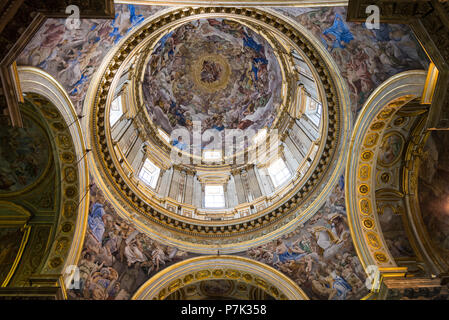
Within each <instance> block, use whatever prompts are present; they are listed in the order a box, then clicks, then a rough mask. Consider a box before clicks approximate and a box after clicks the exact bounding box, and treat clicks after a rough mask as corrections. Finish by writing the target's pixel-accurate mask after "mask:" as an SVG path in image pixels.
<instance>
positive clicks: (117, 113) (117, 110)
mask: <svg viewBox="0 0 449 320" xmlns="http://www.w3.org/2000/svg"><path fill="white" fill-rule="evenodd" d="M122 114H123V107H122V98H121V97H120V96H119V97H117V98H115V99H114V101H112V103H111V113H110V117H109V123H110V125H111V127H112V126H113V125H114V124H116V123H117V121H119V120H120V118H121V117H122Z"/></svg>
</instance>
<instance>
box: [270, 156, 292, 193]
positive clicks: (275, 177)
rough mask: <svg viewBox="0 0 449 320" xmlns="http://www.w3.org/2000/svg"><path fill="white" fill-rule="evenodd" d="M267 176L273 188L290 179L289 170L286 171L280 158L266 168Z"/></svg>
mask: <svg viewBox="0 0 449 320" xmlns="http://www.w3.org/2000/svg"><path fill="white" fill-rule="evenodd" d="M268 174H269V175H270V177H271V180H272V181H273V185H274V187H275V188H277V187H279V186H280V185H282V184H283V183H285V182H286V181H287V180H288V179H289V178H290V177H291V173H290V170H288V168H287V166H286V165H285V162H284V160H282V159H281V158H279V159H277V160H276V161H275V162H273V163H272V164H271V165H270V166H269V167H268Z"/></svg>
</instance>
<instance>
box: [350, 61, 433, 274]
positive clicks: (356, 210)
mask: <svg viewBox="0 0 449 320" xmlns="http://www.w3.org/2000/svg"><path fill="white" fill-rule="evenodd" d="M424 80H425V72H424V71H418V70H412V71H407V72H402V73H400V74H398V75H395V76H393V77H391V78H390V79H388V80H387V81H385V82H384V83H383V84H382V85H380V86H379V87H378V88H377V89H376V90H375V91H374V92H373V93H372V94H371V96H370V97H369V98H368V100H367V101H366V102H365V104H364V106H363V108H362V111H361V113H360V114H359V117H358V119H357V122H356V125H355V127H354V131H353V134H352V138H351V146H350V150H351V152H350V155H349V158H348V162H347V171H346V178H345V180H346V186H345V194H346V207H347V212H348V222H349V227H350V231H351V235H352V239H353V242H354V246H355V248H356V252H357V255H358V256H359V259H360V262H361V263H362V266H363V267H364V268H365V270H367V268H368V267H369V266H377V267H379V270H380V273H381V275H382V274H385V275H388V274H393V275H395V276H396V275H400V274H403V273H404V272H405V270H406V268H399V267H398V266H397V265H396V263H395V261H394V259H393V258H392V256H391V254H390V252H389V249H388V247H387V245H386V242H385V239H384V238H383V234H382V230H381V226H380V222H379V219H378V213H377V208H376V201H375V199H376V198H375V188H376V184H375V178H376V177H375V174H373V173H371V174H370V177H371V178H370V179H369V185H370V186H371V187H369V186H368V189H370V190H371V191H368V192H366V194H361V193H360V191H359V189H360V186H363V185H365V186H367V185H366V181H363V179H361V177H360V167H361V166H369V168H370V170H371V171H374V170H375V169H376V165H377V156H378V154H379V149H380V148H379V145H378V144H373V145H371V144H365V145H363V144H362V141H366V137H368V136H369V135H372V134H373V132H376V135H378V136H379V137H380V138H381V139H382V138H383V135H384V132H385V130H386V129H385V128H386V127H387V125H386V126H383V129H380V130H379V128H378V126H373V124H374V123H378V122H380V121H384V122H386V123H389V122H391V121H392V119H393V116H394V115H395V114H396V112H397V111H398V110H399V109H400V108H401V107H402V106H403V105H404V104H406V103H407V102H408V101H411V100H413V99H414V98H416V97H417V96H420V95H421V93H422V89H423V87H424ZM368 152H369V154H370V156H364V155H366V154H368ZM362 203H363V205H362ZM359 206H360V207H359ZM367 218H370V222H369V223H368V224H366V219H367ZM363 222H365V224H364V223H363Z"/></svg>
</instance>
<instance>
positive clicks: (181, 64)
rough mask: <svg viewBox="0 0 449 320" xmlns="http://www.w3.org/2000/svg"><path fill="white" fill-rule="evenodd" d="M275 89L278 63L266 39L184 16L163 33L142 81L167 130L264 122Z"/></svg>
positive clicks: (152, 112)
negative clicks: (172, 27) (178, 24)
mask: <svg viewBox="0 0 449 320" xmlns="http://www.w3.org/2000/svg"><path fill="white" fill-rule="evenodd" d="M150 88H151V90H150ZM281 89H282V74H281V69H280V66H279V62H278V60H277V57H276V55H275V53H274V50H273V48H272V47H271V45H270V44H269V43H268V41H267V40H266V39H265V38H263V37H262V36H260V35H259V34H257V33H256V32H255V31H253V30H252V29H250V28H249V27H246V26H245V25H243V24H240V23H239V22H236V21H233V20H228V19H220V18H216V19H199V20H195V21H192V22H188V23H186V24H183V25H181V26H180V27H178V28H177V29H175V30H173V31H171V32H169V33H167V34H166V35H165V36H163V37H162V39H160V41H159V42H158V43H157V45H156V46H155V49H154V51H153V53H152V54H151V56H150V58H149V62H148V65H147V68H146V71H145V77H144V81H143V96H144V102H145V105H146V109H147V111H148V114H149V116H150V118H151V120H152V121H153V123H154V124H155V125H157V126H158V127H160V128H162V129H163V130H164V131H165V132H166V133H167V134H169V135H171V134H172V132H173V130H176V129H184V128H186V129H187V130H189V132H192V131H193V126H194V125H199V124H201V131H202V132H204V131H206V130H211V129H212V130H218V131H219V132H221V131H224V130H226V129H240V130H254V131H257V130H260V129H262V128H264V127H269V126H270V125H271V124H272V123H273V121H274V119H275V117H276V114H277V109H278V107H279V105H280V104H281V102H282V101H281Z"/></svg>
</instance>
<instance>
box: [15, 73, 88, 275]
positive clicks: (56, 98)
mask: <svg viewBox="0 0 449 320" xmlns="http://www.w3.org/2000/svg"><path fill="white" fill-rule="evenodd" d="M18 74H19V79H20V85H21V87H22V91H23V92H25V93H35V94H39V95H40V96H42V97H44V98H46V99H48V101H49V102H51V103H52V104H53V106H54V107H55V108H56V109H57V110H58V111H59V113H60V115H61V117H62V118H63V121H64V122H65V126H66V127H65V129H64V131H65V132H67V133H69V134H70V138H71V144H72V150H73V151H74V154H73V157H71V158H66V157H65V156H64V155H62V154H60V155H59V158H60V161H59V162H60V168H59V170H61V173H60V176H61V180H62V181H63V183H62V185H61V186H62V188H64V184H65V183H66V182H68V181H71V179H72V178H69V177H68V175H69V174H70V173H69V171H68V170H67V168H69V167H71V168H72V167H73V168H74V169H75V170H76V175H75V177H76V180H77V181H76V182H75V183H76V185H75V186H76V187H77V190H76V192H75V194H76V195H77V196H78V199H77V200H78V201H76V203H75V202H73V201H70V202H67V201H65V199H64V198H65V196H64V195H63V196H62V197H61V210H62V214H61V215H60V218H59V221H58V224H57V229H56V232H61V231H62V233H63V234H64V237H63V238H59V239H58V238H55V239H56V241H55V242H54V243H53V246H52V249H51V250H52V251H51V254H50V256H49V257H50V258H51V257H53V259H55V256H56V253H57V252H61V250H62V249H61V246H63V247H64V248H67V253H66V255H67V256H66V258H65V259H62V260H58V261H59V262H61V265H60V266H58V268H51V261H49V263H47V264H45V266H46V267H45V270H44V271H46V272H49V273H55V272H57V273H59V274H61V273H63V272H64V271H65V270H68V269H67V267H68V266H71V265H76V264H77V261H78V259H79V256H80V254H81V250H82V246H83V243H84V235H85V233H86V228H87V216H88V209H89V193H88V190H89V174H88V166H87V160H86V159H85V157H84V158H82V159H79V158H81V157H83V155H85V153H86V146H85V142H84V137H83V132H82V129H81V124H80V122H79V118H78V115H77V114H76V111H75V108H74V106H73V104H72V102H71V100H70V98H69V96H68V94H67V93H66V91H65V90H64V88H63V87H62V85H61V84H59V83H58V81H57V80H56V79H54V78H53V77H52V76H51V75H50V74H48V73H46V72H45V71H43V70H41V69H39V68H35V67H28V66H27V67H24V66H20V67H18ZM58 139H59V137H58ZM58 145H59V143H58ZM63 190H65V189H63ZM69 221H70V222H69ZM68 223H70V224H71V230H73V229H74V231H73V233H72V236H71V239H70V237H69V238H68V237H67V234H68V233H67V232H64V230H68V229H69V226H68ZM69 234H70V233H69ZM50 258H49V259H50ZM55 261H56V260H55ZM62 262H63V263H62ZM47 265H49V266H50V267H48V266H47ZM64 275H65V276H66V274H65V273H64Z"/></svg>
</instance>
